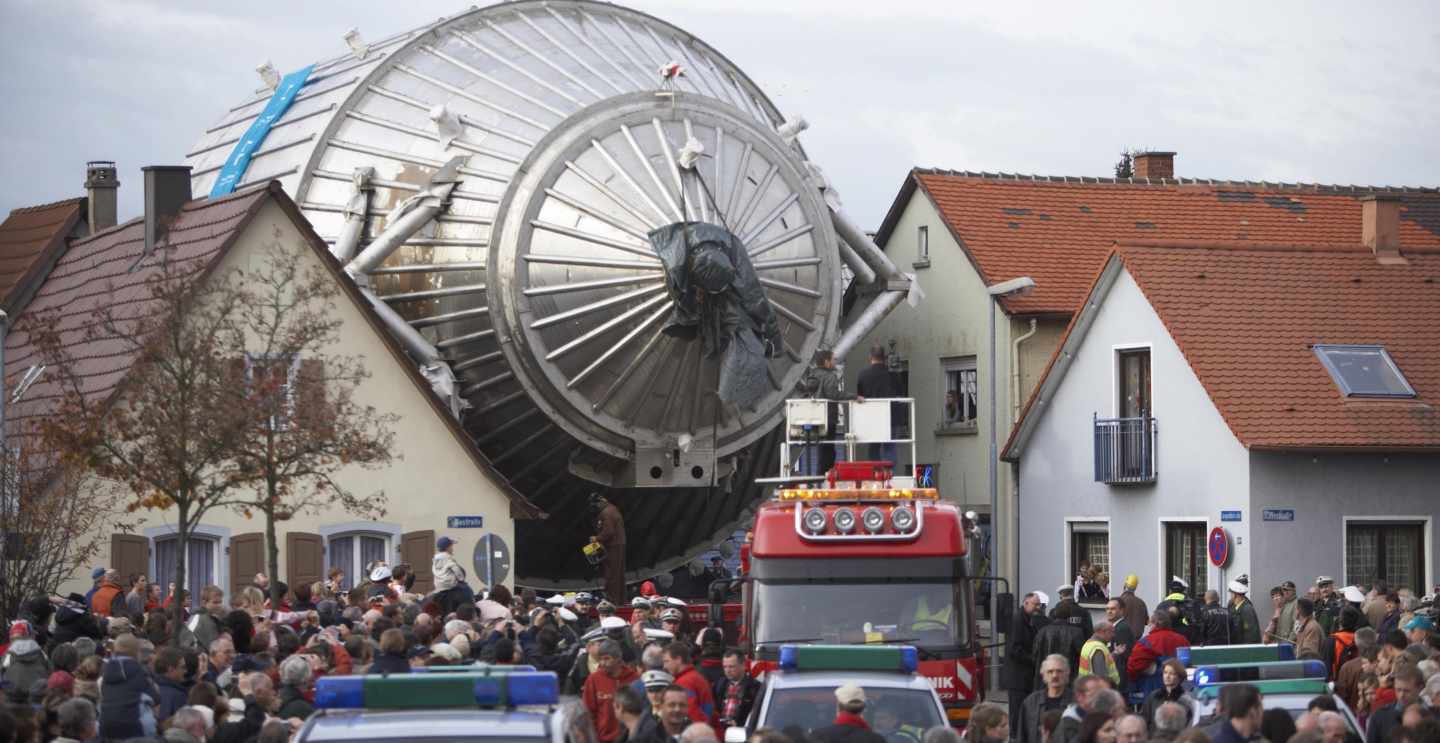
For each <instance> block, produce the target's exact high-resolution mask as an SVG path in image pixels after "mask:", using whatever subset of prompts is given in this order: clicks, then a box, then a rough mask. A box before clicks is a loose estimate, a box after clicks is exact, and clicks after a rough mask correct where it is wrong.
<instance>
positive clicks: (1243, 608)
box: [1229, 575, 1260, 645]
mask: <svg viewBox="0 0 1440 743" xmlns="http://www.w3.org/2000/svg"><path fill="white" fill-rule="evenodd" d="M1229 588H1230V622H1231V631H1230V642H1232V643H1234V644H1237V645H1255V644H1258V643H1259V642H1260V617H1259V616H1258V615H1256V614H1255V605H1254V604H1253V603H1251V602H1250V576H1248V575H1242V576H1240V577H1239V578H1236V579H1235V580H1232V581H1230V586H1229Z"/></svg>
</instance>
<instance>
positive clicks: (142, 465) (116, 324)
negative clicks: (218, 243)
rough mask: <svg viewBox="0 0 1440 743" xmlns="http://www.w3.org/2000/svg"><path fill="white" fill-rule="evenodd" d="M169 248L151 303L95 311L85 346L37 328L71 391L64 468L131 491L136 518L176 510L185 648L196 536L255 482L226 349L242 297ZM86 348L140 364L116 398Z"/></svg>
mask: <svg viewBox="0 0 1440 743" xmlns="http://www.w3.org/2000/svg"><path fill="white" fill-rule="evenodd" d="M160 250H161V251H163V252H160V253H158V254H157V255H156V257H155V258H154V260H158V261H159V262H160V265H159V268H158V270H155V271H154V272H153V273H152V274H151V276H149V277H148V278H147V279H146V281H145V290H146V292H147V297H146V300H145V301H144V302H138V303H133V302H132V303H118V304H115V305H107V306H105V307H103V308H101V309H99V310H96V311H95V312H94V313H93V316H92V317H91V318H89V322H88V323H87V328H86V329H85V330H83V331H80V332H83V333H84V341H85V342H84V343H83V344H73V343H72V344H71V345H66V344H65V343H63V342H62V337H61V333H60V332H59V331H58V330H55V329H53V326H52V328H51V329H48V330H45V329H42V330H40V331H37V341H38V343H39V346H40V349H41V356H42V358H44V359H45V363H47V364H48V365H50V368H51V369H54V370H56V374H57V376H58V377H59V379H60V387H61V393H60V395H61V399H60V401H59V403H58V408H57V409H56V410H55V411H54V412H53V414H51V415H48V416H46V417H45V419H44V421H43V422H42V424H41V430H42V432H43V436H44V439H45V441H46V444H47V448H48V450H50V451H54V452H57V453H59V454H60V455H61V459H60V461H59V464H60V465H61V466H67V467H76V468H79V469H80V470H82V471H88V472H90V473H93V474H94V475H96V476H98V477H100V478H102V479H104V480H109V481H111V482H113V483H115V484H118V485H119V486H121V491H122V497H123V499H124V507H125V509H126V510H127V511H129V512H135V511H138V510H141V509H151V510H161V511H168V510H171V509H174V511H175V526H176V538H177V544H176V549H175V572H174V575H175V578H174V582H175V585H176V595H175V597H174V600H173V607H172V609H173V612H174V614H175V616H174V622H173V627H174V639H175V641H176V642H178V641H179V638H180V633H181V630H182V629H183V627H184V621H183V618H184V602H183V601H182V600H181V599H180V594H181V592H182V591H183V590H184V587H185V555H186V552H187V549H188V545H189V542H190V538H191V534H192V533H193V532H194V530H195V527H197V526H198V525H199V524H200V523H201V521H202V520H203V519H204V518H205V515H206V514H207V513H209V512H210V511H212V510H214V509H217V508H226V507H230V506H235V505H239V504H241V503H243V502H245V497H244V494H243V492H242V487H243V483H244V482H245V481H246V479H247V478H246V474H245V473H244V472H242V471H241V470H240V468H239V466H238V464H237V462H236V460H235V456H234V455H235V451H236V449H237V447H238V446H239V443H240V441H241V439H242V437H243V436H244V435H245V434H246V433H247V430H248V429H249V428H250V427H251V424H250V421H251V416H250V414H249V412H248V411H247V410H246V409H245V408H244V406H243V397H242V396H241V395H240V394H239V393H238V391H239V390H243V387H244V385H243V380H241V379H240V378H239V376H238V374H237V370H236V368H235V365H234V364H232V363H230V358H229V357H228V356H227V355H226V350H227V349H226V348H225V346H224V343H223V339H225V338H227V337H229V336H230V335H231V334H232V333H233V329H234V327H235V318H236V316H237V313H236V307H237V304H238V303H239V302H240V300H241V294H240V293H239V292H237V291H236V290H235V287H234V286H233V285H231V284H230V283H229V282H225V281H220V280H218V279H214V278H213V277H208V276H206V275H205V274H204V270H203V269H204V268H205V266H204V265H203V264H202V262H201V260H200V259H192V260H177V259H174V257H173V255H172V253H173V249H170V248H160ZM137 309H138V310H139V311H137ZM37 325H42V326H43V325H45V323H37ZM72 332H74V331H72ZM78 346H83V347H84V348H85V349H86V352H92V351H90V349H94V348H105V349H108V350H110V351H111V352H112V353H114V354H115V355H116V356H117V357H121V358H126V359H131V360H132V361H131V366H130V369H129V371H128V373H127V374H126V375H125V378H124V380H123V381H122V382H121V383H120V384H119V385H117V386H116V388H115V390H114V391H113V392H110V393H106V394H104V395H101V394H97V393H95V392H94V391H93V390H92V389H91V386H92V385H93V380H91V379H88V378H86V377H85V376H84V370H85V369H86V365H85V364H82V363H78V362H77V359H75V358H74V357H73V354H72V352H71V349H72V348H75V347H78Z"/></svg>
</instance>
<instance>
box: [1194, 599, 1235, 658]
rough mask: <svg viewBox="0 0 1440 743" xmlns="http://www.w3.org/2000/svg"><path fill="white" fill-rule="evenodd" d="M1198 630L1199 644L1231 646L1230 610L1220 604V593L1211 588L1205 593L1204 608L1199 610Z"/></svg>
mask: <svg viewBox="0 0 1440 743" xmlns="http://www.w3.org/2000/svg"><path fill="white" fill-rule="evenodd" d="M1200 628H1201V644H1203V645H1207V646H1215V645H1229V644H1231V642H1230V610H1229V609H1227V608H1225V606H1224V605H1223V604H1221V603H1220V592H1219V591H1216V590H1215V589H1213V588H1212V589H1210V590H1209V591H1206V592H1205V606H1204V608H1202V609H1200Z"/></svg>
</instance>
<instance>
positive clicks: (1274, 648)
mask: <svg viewBox="0 0 1440 743" xmlns="http://www.w3.org/2000/svg"><path fill="white" fill-rule="evenodd" d="M1175 658H1176V659H1177V660H1179V661H1180V662H1181V663H1183V664H1185V667H1186V668H1193V667H1195V666H1207V665H1219V664H1240V663H1275V662H1278V661H1282V660H1295V646H1294V645H1292V644H1290V643H1288V642H1282V643H1279V644H1278V645H1220V646H1215V647H1199V648H1192V647H1184V648H1176V649H1175Z"/></svg>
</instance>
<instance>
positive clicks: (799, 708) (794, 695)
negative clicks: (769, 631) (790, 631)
mask: <svg viewBox="0 0 1440 743" xmlns="http://www.w3.org/2000/svg"><path fill="white" fill-rule="evenodd" d="M918 669H919V654H918V652H917V651H916V649H915V648H913V647H908V646H894V645H887V646H865V645H782V646H781V647H780V668H779V670H778V671H771V672H769V673H768V674H766V677H765V688H764V689H763V690H762V691H761V694H760V697H759V698H758V699H757V700H756V702H755V708H754V710H752V711H751V713H750V719H749V720H748V721H747V722H746V724H745V726H744V727H739V726H736V727H732V728H729V729H727V730H726V731H725V743H742V742H743V741H744V740H746V738H747V737H748V735H749V733H751V732H754V731H755V730H756V729H758V728H771V729H773V730H782V729H784V728H787V727H789V726H791V725H794V726H798V727H799V728H801V729H802V730H805V731H806V732H810V731H813V730H815V729H817V728H822V727H825V726H827V725H830V724H831V723H833V722H834V721H835V707H836V701H835V690H836V689H838V688H840V687H841V686H844V685H846V684H853V685H855V686H859V687H860V688H862V689H864V690H865V713H864V717H865V721H866V722H868V723H869V724H870V728H871V730H873V731H875V732H876V733H878V734H880V735H881V736H883V737H884V738H885V739H886V740H887V741H889V742H890V743H918V741H919V740H920V738H921V737H922V736H923V735H924V731H926V730H929V729H930V728H933V727H938V726H941V725H945V724H947V722H946V719H945V707H944V706H943V705H942V704H941V703H940V697H939V696H938V695H937V694H936V693H935V689H934V688H933V687H932V686H931V685H930V682H929V681H928V680H927V679H926V678H925V677H924V676H921V675H919V674H918V673H917V670H918Z"/></svg>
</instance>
